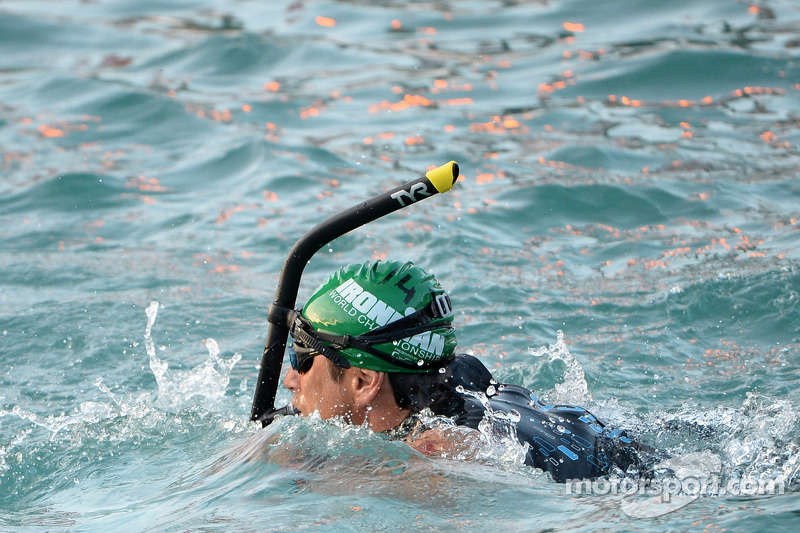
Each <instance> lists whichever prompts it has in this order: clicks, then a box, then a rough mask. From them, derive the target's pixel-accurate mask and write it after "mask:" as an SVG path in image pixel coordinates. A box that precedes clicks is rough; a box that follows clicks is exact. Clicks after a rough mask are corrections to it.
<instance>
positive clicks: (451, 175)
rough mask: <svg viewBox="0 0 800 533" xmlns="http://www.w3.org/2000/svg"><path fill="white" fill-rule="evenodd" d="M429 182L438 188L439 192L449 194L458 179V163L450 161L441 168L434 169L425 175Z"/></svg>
mask: <svg viewBox="0 0 800 533" xmlns="http://www.w3.org/2000/svg"><path fill="white" fill-rule="evenodd" d="M425 177H426V178H428V181H430V182H431V184H433V186H434V187H436V190H437V191H439V192H447V191H449V190H450V189H452V188H453V185H455V183H456V180H457V179H458V163H456V162H455V161H450V162H449V163H445V164H444V165H442V166H440V167H439V168H434V169H433V170H430V171H428V172H427V173H426V174H425Z"/></svg>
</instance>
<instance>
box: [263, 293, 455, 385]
mask: <svg viewBox="0 0 800 533" xmlns="http://www.w3.org/2000/svg"><path fill="white" fill-rule="evenodd" d="M452 309H453V308H452V304H451V303H450V297H449V296H447V295H446V294H438V295H436V296H435V297H434V299H433V301H432V302H431V303H430V304H429V305H426V306H425V307H423V308H422V309H419V310H417V311H415V312H413V313H411V314H410V315H407V316H404V317H402V318H400V319H398V320H395V321H394V322H390V323H389V324H386V325H385V326H381V327H378V328H376V329H373V330H372V331H368V332H367V333H364V334H362V335H358V336H355V337H354V336H352V335H333V334H330V333H324V332H322V331H317V330H316V329H314V327H313V326H312V325H311V323H310V322H309V321H308V320H306V319H305V318H304V317H303V316H302V315H301V314H300V313H301V310H300V309H297V310H295V309H288V308H285V307H278V306H276V305H275V304H273V305H272V306H271V307H270V311H269V321H270V322H272V323H276V324H281V325H284V326H286V327H288V328H289V334H290V335H291V336H292V337H294V339H295V342H294V343H293V345H292V349H290V350H289V361H290V362H291V364H292V368H293V369H295V370H296V371H297V372H299V373H301V374H303V373H305V372H308V370H309V369H310V368H311V364H313V363H312V360H313V358H314V357H315V356H316V355H319V354H321V355H324V356H325V357H327V358H328V359H330V360H331V361H333V363H334V364H336V365H337V366H339V367H341V368H350V366H351V365H350V362H349V361H347V359H345V358H344V356H342V354H340V353H339V350H344V349H346V348H355V349H357V350H361V351H363V352H366V353H369V354H371V355H374V356H375V357H378V358H379V359H383V360H384V361H387V362H389V363H391V364H393V365H395V366H397V367H400V368H405V369H408V370H416V371H421V370H430V369H433V368H439V367H440V366H442V364H443V363H445V362H444V361H436V362H430V363H429V362H425V363H423V364H421V365H420V364H417V363H415V362H409V361H405V360H403V359H398V358H396V357H392V356H391V355H389V354H387V353H383V352H381V351H379V350H376V349H374V348H373V346H374V345H376V344H386V343H389V342H393V341H397V340H401V339H407V338H409V337H413V336H414V335H419V334H420V333H425V332H428V331H432V330H434V329H441V328H449V327H450V324H452V317H453V310H452ZM439 319H448V320H446V321H445V322H436V323H434V321H437V320H439Z"/></svg>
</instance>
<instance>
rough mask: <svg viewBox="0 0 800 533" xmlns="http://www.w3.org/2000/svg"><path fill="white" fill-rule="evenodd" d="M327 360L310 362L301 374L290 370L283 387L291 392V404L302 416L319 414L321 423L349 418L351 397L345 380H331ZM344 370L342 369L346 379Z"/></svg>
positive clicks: (321, 359) (321, 357) (320, 357)
mask: <svg viewBox="0 0 800 533" xmlns="http://www.w3.org/2000/svg"><path fill="white" fill-rule="evenodd" d="M329 364H333V363H329V362H328V360H327V359H326V358H325V357H323V356H317V357H314V359H313V364H312V365H311V369H310V370H308V372H305V373H303V374H301V373H299V372H298V371H297V370H295V369H293V368H290V369H289V372H287V374H286V377H285V378H284V380H283V385H284V386H285V387H286V388H287V389H289V390H290V391H292V393H293V396H292V405H293V406H294V407H295V409H297V410H298V411H300V414H302V415H303V416H308V415H310V414H311V413H313V412H314V411H319V415H320V418H322V419H323V420H325V419H328V418H333V417H336V416H340V417H343V418H344V419H345V420H348V421H349V419H350V418H351V415H352V410H353V398H352V395H351V394H350V391H349V388H348V380H347V379H343V380H342V381H341V382H336V381H334V379H333V377H331V374H330V371H329V369H328V365H329ZM346 373H347V371H346V370H345V378H346V377H347V376H346Z"/></svg>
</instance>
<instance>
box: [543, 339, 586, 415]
mask: <svg viewBox="0 0 800 533" xmlns="http://www.w3.org/2000/svg"><path fill="white" fill-rule="evenodd" d="M528 353H530V354H531V355H532V356H534V357H543V356H545V355H546V356H547V362H548V363H551V362H553V361H562V362H563V363H564V364H565V365H566V367H567V368H566V370H565V371H564V381H563V382H562V383H557V384H556V385H555V393H556V396H557V399H556V401H557V402H558V403H565V404H575V405H581V404H586V403H587V402H591V401H592V395H591V393H590V392H589V385H588V383H586V374H585V373H584V371H583V367H582V366H581V364H580V363H579V362H578V360H577V359H575V357H574V356H573V355H572V354H571V353H570V351H569V349H568V348H567V345H566V344H565V343H564V332H563V331H561V330H558V331H557V332H556V342H555V343H554V344H550V345H548V346H541V347H539V348H532V347H531V348H528Z"/></svg>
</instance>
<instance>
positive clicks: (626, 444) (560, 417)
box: [432, 355, 659, 483]
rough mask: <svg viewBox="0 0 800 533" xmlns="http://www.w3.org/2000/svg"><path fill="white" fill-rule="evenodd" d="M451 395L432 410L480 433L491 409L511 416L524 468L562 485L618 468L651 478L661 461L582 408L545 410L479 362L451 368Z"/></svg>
mask: <svg viewBox="0 0 800 533" xmlns="http://www.w3.org/2000/svg"><path fill="white" fill-rule="evenodd" d="M449 368H450V371H451V372H452V377H451V378H450V383H451V385H452V386H453V394H452V395H450V396H449V397H448V398H446V399H443V400H441V401H440V402H439V405H435V406H432V409H433V411H434V413H436V414H445V415H447V416H451V417H452V418H453V419H454V420H455V422H456V424H458V425H460V426H468V427H471V428H473V429H477V428H478V424H479V423H480V422H481V420H483V419H484V416H485V414H486V410H487V407H486V405H485V403H486V404H488V407H489V408H490V409H492V411H494V412H495V413H498V412H500V413H505V414H506V415H511V416H512V418H513V419H514V420H516V419H517V417H518V418H519V420H518V422H516V434H517V438H518V440H519V441H520V443H522V444H523V445H525V444H526V443H527V445H528V451H527V455H526V457H525V463H526V464H528V465H530V466H533V467H536V468H540V469H542V470H544V471H547V472H550V474H551V475H552V476H553V479H554V480H555V481H557V482H559V483H564V482H566V481H568V480H573V479H575V480H577V479H588V478H596V477H601V476H604V475H607V474H609V473H611V472H612V471H613V470H614V469H615V468H619V469H620V470H622V471H623V472H626V471H628V470H629V469H631V470H636V471H638V472H639V473H640V474H644V475H647V473H648V472H649V471H650V470H651V469H652V465H653V463H655V462H656V461H657V460H658V459H659V457H658V456H657V455H658V454H656V453H655V451H654V450H653V449H651V448H649V447H648V446H646V445H642V444H640V443H638V442H636V441H634V440H632V439H631V438H629V437H628V436H627V435H626V433H625V431H623V430H619V429H612V428H609V427H606V426H605V424H603V423H602V422H600V421H599V420H598V419H597V418H596V417H595V416H594V415H592V414H591V413H590V412H589V411H587V410H586V409H583V408H582V407H576V406H572V405H544V404H542V403H541V402H540V401H539V400H538V398H537V397H536V396H535V395H534V394H533V393H532V392H531V391H530V390H528V389H526V388H524V387H519V386H516V385H508V384H498V383H497V382H495V380H494V379H493V378H492V375H491V373H490V372H489V371H488V370H487V369H486V367H485V366H484V365H483V363H481V362H480V361H479V360H478V359H477V358H475V357H472V356H469V355H459V356H457V357H456V358H455V360H454V361H453V362H452V363H451V364H450V365H449Z"/></svg>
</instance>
